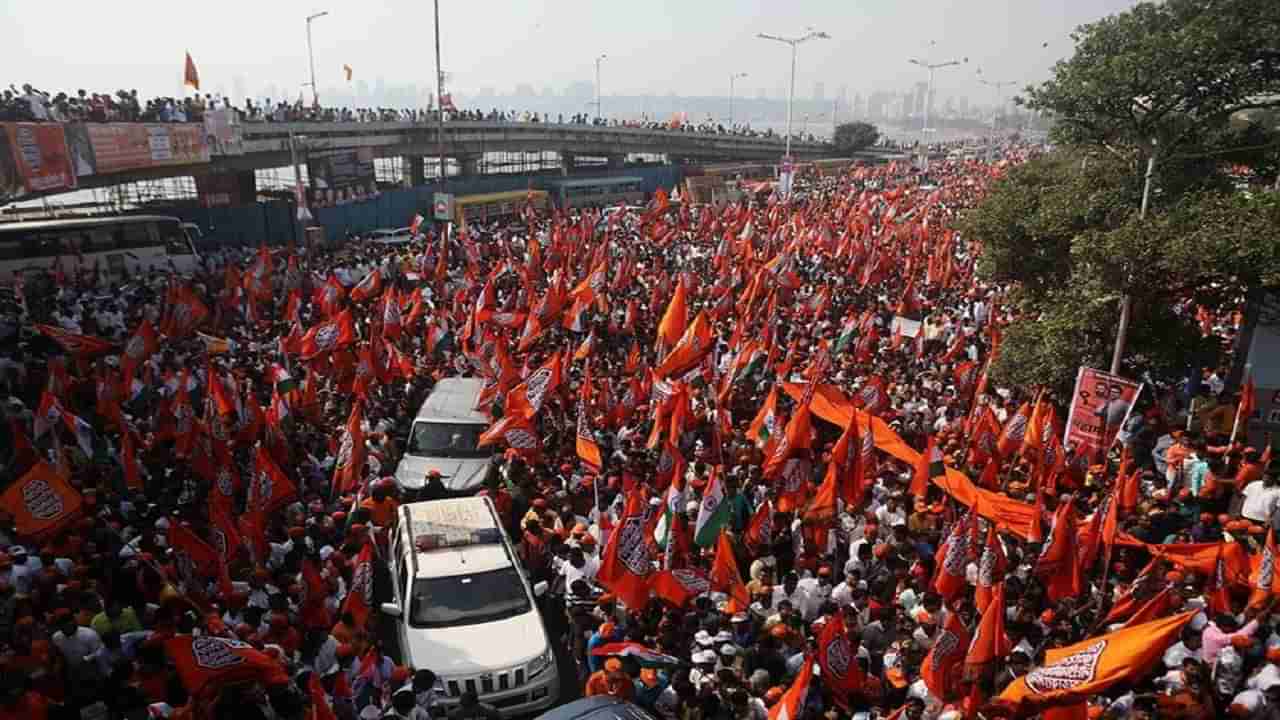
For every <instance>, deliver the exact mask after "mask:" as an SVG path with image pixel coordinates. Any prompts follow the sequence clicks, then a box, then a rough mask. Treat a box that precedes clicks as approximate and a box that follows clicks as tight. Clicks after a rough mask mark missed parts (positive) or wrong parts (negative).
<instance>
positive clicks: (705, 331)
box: [653, 312, 715, 378]
mask: <svg viewBox="0 0 1280 720" xmlns="http://www.w3.org/2000/svg"><path fill="white" fill-rule="evenodd" d="M714 343H715V335H714V334H713V333H712V331H711V323H710V321H708V320H707V315H706V313H705V312H699V313H698V316H697V317H695V318H694V319H693V322H692V323H691V324H690V325H689V327H688V328H686V329H685V331H684V335H682V336H681V337H680V341H679V342H677V343H676V345H675V347H674V348H672V349H671V352H670V353H668V354H667V357H666V358H665V359H663V361H662V363H661V364H660V365H658V367H657V368H655V369H654V371H653V372H654V374H655V375H657V376H658V377H659V378H668V377H680V376H682V375H684V374H685V373H687V372H689V371H690V370H692V369H694V368H695V367H697V366H698V363H700V362H702V359H703V358H704V357H706V356H707V354H708V353H710V352H711V348H712V346H713V345H714Z"/></svg>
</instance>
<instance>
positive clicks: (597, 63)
mask: <svg viewBox="0 0 1280 720" xmlns="http://www.w3.org/2000/svg"><path fill="white" fill-rule="evenodd" d="M607 57H609V56H608V55H605V54H603V53H602V54H601V55H600V56H599V57H597V58H596V120H599V119H600V61H601V60H604V59H605V58H607Z"/></svg>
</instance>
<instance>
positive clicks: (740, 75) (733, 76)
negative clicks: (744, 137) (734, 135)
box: [729, 73, 747, 131]
mask: <svg viewBox="0 0 1280 720" xmlns="http://www.w3.org/2000/svg"><path fill="white" fill-rule="evenodd" d="M746 76H747V74H746V73H732V74H731V75H729V130H730V131H732V130H733V81H734V80H737V79H738V78H744V77H746Z"/></svg>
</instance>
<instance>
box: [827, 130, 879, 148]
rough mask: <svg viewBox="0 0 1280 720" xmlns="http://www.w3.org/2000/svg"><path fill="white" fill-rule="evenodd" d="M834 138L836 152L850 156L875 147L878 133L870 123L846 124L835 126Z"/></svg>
mask: <svg viewBox="0 0 1280 720" xmlns="http://www.w3.org/2000/svg"><path fill="white" fill-rule="evenodd" d="M834 137H835V140H834V142H835V146H836V150H838V151H839V152H842V153H848V154H852V153H855V152H857V151H859V150H865V149H867V148H869V147H871V146H872V145H875V144H876V140H879V139H880V131H879V130H878V129H876V126H875V125H872V124H871V123H865V122H847V123H841V124H840V125H837V126H836V132H835V136H834Z"/></svg>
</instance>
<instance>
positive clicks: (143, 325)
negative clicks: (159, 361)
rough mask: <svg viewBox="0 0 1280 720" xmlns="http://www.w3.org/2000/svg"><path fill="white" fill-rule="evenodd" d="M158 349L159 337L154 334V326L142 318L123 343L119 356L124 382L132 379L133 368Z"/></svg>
mask: <svg viewBox="0 0 1280 720" xmlns="http://www.w3.org/2000/svg"><path fill="white" fill-rule="evenodd" d="M159 351H160V338H159V337H157V336H156V329H155V326H154V325H152V324H151V321H150V320H146V319H144V320H143V321H142V322H140V323H138V327H137V329H136V330H134V331H133V335H131V336H130V337H129V340H128V341H127V342H126V343H125V344H124V357H122V358H120V367H121V370H123V371H124V377H125V380H126V382H127V381H129V380H132V379H133V375H134V370H135V369H136V368H137V367H138V366H139V365H141V364H142V363H143V362H144V361H146V359H147V358H149V357H151V356H152V355H154V354H156V353H157V352H159Z"/></svg>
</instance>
